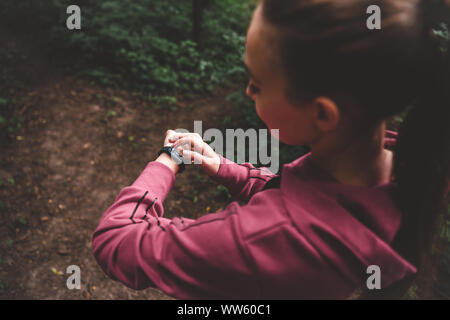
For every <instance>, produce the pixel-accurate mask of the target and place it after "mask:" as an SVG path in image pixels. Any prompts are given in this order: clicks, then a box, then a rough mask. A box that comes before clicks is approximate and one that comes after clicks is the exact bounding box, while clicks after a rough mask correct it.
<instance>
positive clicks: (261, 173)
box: [211, 154, 278, 202]
mask: <svg viewBox="0 0 450 320" xmlns="http://www.w3.org/2000/svg"><path fill="white" fill-rule="evenodd" d="M219 157H220V160H221V162H220V167H219V170H218V171H217V174H216V175H215V176H213V177H211V179H212V180H213V181H215V182H217V183H219V184H222V185H224V186H225V187H226V188H227V189H228V191H229V192H230V193H231V195H232V196H233V197H235V198H236V199H237V200H242V201H245V202H248V201H249V200H250V198H251V197H252V196H253V195H254V194H255V193H257V192H259V191H261V190H262V189H263V188H264V186H265V185H266V183H267V182H269V181H270V180H272V179H273V178H275V177H278V175H277V174H274V173H272V172H271V171H270V170H269V169H268V168H266V167H260V168H256V167H254V166H253V165H252V164H251V163H248V162H245V163H242V164H237V163H236V162H234V161H231V160H229V159H227V158H225V157H224V156H222V155H220V154H219Z"/></svg>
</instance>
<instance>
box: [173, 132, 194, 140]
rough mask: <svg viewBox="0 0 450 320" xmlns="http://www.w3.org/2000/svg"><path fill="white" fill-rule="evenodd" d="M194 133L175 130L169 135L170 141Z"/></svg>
mask: <svg viewBox="0 0 450 320" xmlns="http://www.w3.org/2000/svg"><path fill="white" fill-rule="evenodd" d="M194 134H195V133H192V132H175V133H174V134H173V135H172V136H171V137H170V139H169V140H170V141H171V142H173V141H175V140H178V139H180V138H183V137H186V136H190V135H194Z"/></svg>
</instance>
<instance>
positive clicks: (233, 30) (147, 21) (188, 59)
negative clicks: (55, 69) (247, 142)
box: [0, 0, 254, 102]
mask: <svg viewBox="0 0 450 320" xmlns="http://www.w3.org/2000/svg"><path fill="white" fill-rule="evenodd" d="M68 4H69V3H68V2H67V1H65V0H52V1H46V2H45V5H43V4H42V3H41V2H39V1H31V0H24V1H20V4H18V3H17V1H16V0H2V3H1V4H0V19H4V20H3V21H6V22H8V23H10V24H12V25H14V26H17V27H20V26H19V25H18V23H22V22H23V21H26V22H27V26H28V27H31V28H32V30H34V32H36V30H38V32H42V37H44V38H45V40H46V42H48V46H47V47H48V48H51V50H52V51H54V52H58V53H60V54H61V56H62V57H64V58H65V59H67V60H68V61H69V60H70V66H71V67H70V70H71V72H72V73H75V74H76V75H78V76H80V77H85V78H90V79H93V80H95V81H96V82H98V83H100V84H103V85H108V86H121V87H122V86H127V87H130V88H133V89H135V90H136V91H140V92H150V93H152V95H157V96H158V95H167V93H170V94H174V93H179V92H193V91H194V92H201V91H211V90H212V89H214V87H217V86H218V85H223V84H227V83H230V81H232V80H233V77H234V76H235V75H236V74H238V73H243V72H244V69H243V68H233V67H232V66H236V65H239V64H240V63H241V62H242V61H241V60H242V56H243V51H244V47H245V30H246V27H247V25H248V23H249V20H250V14H251V12H252V9H253V7H254V4H252V1H250V2H246V1H237V0H220V1H219V0H216V1H210V3H209V5H208V6H207V8H205V9H204V11H203V24H202V39H201V43H200V44H199V43H195V42H194V41H193V39H192V20H191V19H192V7H191V1H179V0H135V1H119V0H106V1H94V0H81V1H78V3H77V4H78V5H79V6H80V8H81V10H82V30H80V31H75V32H74V31H71V32H69V31H68V30H67V28H66V18H67V14H66V7H67V6H68ZM1 12H2V13H3V14H1ZM11 17H15V19H11ZM230 66H231V67H230ZM0 102H1V101H0Z"/></svg>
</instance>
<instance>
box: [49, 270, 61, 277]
mask: <svg viewBox="0 0 450 320" xmlns="http://www.w3.org/2000/svg"><path fill="white" fill-rule="evenodd" d="M51 270H52V272H53V273H54V274H56V275H57V276H62V275H63V273H62V272H61V271H59V270H56V269H55V268H52V269H51Z"/></svg>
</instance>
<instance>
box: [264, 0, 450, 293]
mask: <svg viewBox="0 0 450 320" xmlns="http://www.w3.org/2000/svg"><path fill="white" fill-rule="evenodd" d="M449 3H450V1H449V0H378V1H377V0H373V1H370V4H371V5H372V4H373V5H378V6H379V7H380V8H381V13H382V29H381V30H369V29H368V28H367V26H366V19H367V18H368V15H367V14H366V10H367V7H368V5H369V3H368V2H367V1H361V0H262V5H263V16H264V19H265V20H266V21H267V22H268V23H269V24H271V25H272V26H274V27H275V28H276V30H277V31H278V32H277V36H279V38H278V39H277V50H278V59H279V61H280V62H281V64H282V66H283V69H284V71H285V74H286V77H287V79H288V83H289V88H288V90H287V92H286V94H287V97H288V98H289V99H291V100H292V101H300V100H304V99H310V98H313V97H316V96H318V95H330V96H334V95H335V96H336V97H339V96H340V94H342V93H344V94H346V95H349V96H351V97H352V99H353V100H355V101H357V103H358V105H359V106H361V112H362V116H361V118H360V119H359V121H358V123H355V126H359V128H360V129H361V130H367V128H368V127H370V125H375V124H376V123H379V122H380V121H382V120H385V119H387V118H389V117H391V116H393V115H396V114H399V113H400V112H402V111H404V110H405V109H407V107H411V109H410V111H409V112H408V114H407V117H406V119H405V120H404V124H403V127H402V128H401V130H400V134H399V139H398V142H397V146H396V148H395V159H394V178H395V181H396V183H397V184H398V188H397V194H396V197H398V203H399V205H400V207H401V208H402V212H403V213H404V214H403V219H402V225H401V228H400V230H399V232H398V234H397V236H396V239H395V240H394V243H393V244H392V245H393V246H394V247H395V248H396V249H397V250H398V251H399V252H400V253H401V254H402V255H403V256H404V257H405V258H407V259H408V260H409V261H411V262H412V263H414V264H415V265H416V266H418V267H419V270H421V266H422V263H423V257H424V255H425V253H426V252H427V250H428V249H429V248H430V242H431V238H432V236H433V234H434V232H433V230H434V227H435V222H436V218H437V215H438V212H439V209H440V208H441V207H442V206H443V205H444V203H445V197H446V190H447V187H448V176H449V163H450V159H449V126H450V112H449V111H450V103H449V102H450V99H449V97H448V93H447V91H449V90H448V89H447V90H446V88H445V86H446V85H447V84H448V83H450V82H448V79H447V77H448V76H447V75H448V71H449V70H450V67H449V65H450V64H449V63H448V60H449V58H448V56H449V55H446V56H445V55H442V54H441V51H440V50H439V46H438V44H437V43H436V41H434V38H433V36H432V28H433V27H436V24H438V23H439V22H444V19H447V17H449V16H450V15H449V14H448V13H449ZM336 100H337V101H338V104H339V103H340V101H339V98H337V99H336ZM424 148H426V150H424ZM398 283H401V285H400V286H396V285H394V286H391V287H390V288H387V289H385V290H381V291H380V292H381V294H382V296H381V295H379V296H378V297H383V298H386V297H399V296H402V295H403V294H404V293H405V292H406V290H407V289H408V288H409V286H410V285H411V283H412V282H411V279H407V281H403V282H402V281H399V282H398ZM378 294H380V293H378ZM365 297H372V298H375V297H376V296H375V295H371V294H369V293H367V294H366V295H365Z"/></svg>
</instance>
